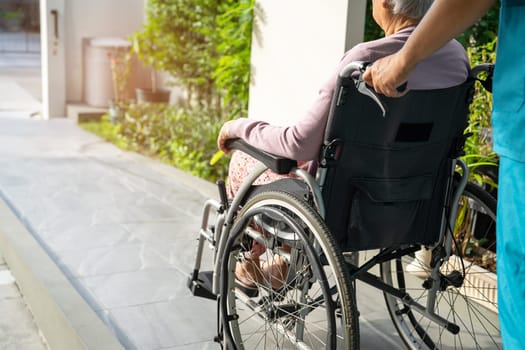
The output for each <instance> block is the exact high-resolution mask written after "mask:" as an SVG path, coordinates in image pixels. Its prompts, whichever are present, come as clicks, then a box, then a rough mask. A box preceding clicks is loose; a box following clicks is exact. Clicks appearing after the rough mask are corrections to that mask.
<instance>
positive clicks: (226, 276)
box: [188, 62, 502, 349]
mask: <svg viewBox="0 0 525 350" xmlns="http://www.w3.org/2000/svg"><path fill="white" fill-rule="evenodd" d="M365 66H366V64H365V63H362V62H354V63H351V64H350V65H348V66H347V67H346V68H345V69H344V70H343V71H342V72H341V73H340V76H339V78H338V82H337V86H336V89H335V92H334V96H333V99H332V104H331V108H330V112H329V118H328V123H327V126H326V130H325V136H324V140H323V145H322V147H321V151H320V158H319V161H318V170H317V174H316V175H315V176H313V175H312V174H310V173H309V172H307V171H305V170H303V169H300V168H298V167H297V162H296V161H294V160H290V159H285V158H280V157H276V156H274V155H272V154H268V153H266V152H263V151H260V150H258V149H255V148H253V147H252V146H250V145H249V144H247V143H245V142H243V141H242V140H233V141H232V142H231V143H230V144H229V147H230V148H231V149H235V150H240V151H242V152H245V153H247V154H249V155H251V156H253V157H255V158H256V159H258V160H259V161H260V165H259V166H257V167H256V168H255V169H254V170H253V171H252V172H251V173H250V175H249V176H247V177H246V178H245V180H244V182H243V184H242V185H241V187H240V189H239V190H238V192H237V194H236V195H235V197H234V198H231V199H229V198H227V196H226V189H225V184H224V182H223V181H219V182H218V190H219V191H218V192H219V200H216V199H209V200H208V201H206V203H205V205H204V210H203V217H202V223H201V228H200V232H199V235H198V236H199V238H198V246H197V253H196V260H195V265H194V270H193V271H192V273H191V274H190V276H189V278H188V287H189V288H190V290H191V291H192V293H193V294H194V295H196V296H200V297H204V298H209V299H213V300H216V301H217V305H218V315H217V337H216V339H215V340H216V341H217V342H219V343H220V344H221V345H222V347H223V348H225V349H259V348H261V349H359V347H360V339H359V311H358V307H357V303H356V281H358V280H359V281H362V282H364V283H366V284H369V285H371V286H373V287H374V288H377V289H379V290H380V291H382V292H383V294H384V296H385V301H386V305H387V308H388V311H389V313H390V317H391V318H392V321H393V323H394V325H395V327H396V328H397V330H398V332H399V334H400V336H401V338H402V339H403V341H404V342H405V344H406V345H407V347H408V348H410V349H449V348H451V349H453V348H462V349H497V348H502V345H501V339H500V334H499V323H498V319H497V301H495V300H494V298H491V297H490V296H489V295H488V294H493V293H494V292H495V291H494V290H491V289H490V288H488V287H484V286H478V285H473V284H472V283H471V282H469V279H468V277H469V275H470V274H475V273H477V272H472V273H471V271H474V270H471V265H472V264H469V263H467V262H465V261H463V259H462V258H461V256H459V254H457V251H458V249H457V245H458V244H457V242H456V238H455V236H454V231H455V227H456V226H457V223H456V217H458V215H459V214H458V212H459V211H458V207H459V208H460V209H461V208H462V207H461V205H459V206H458V203H460V202H461V199H462V198H463V199H465V201H464V203H467V204H468V203H470V204H471V205H470V207H471V208H474V209H476V210H477V212H476V214H477V213H479V215H480V216H490V218H491V219H492V222H493V221H495V214H494V211H495V208H494V207H493V205H492V204H490V205H488V206H487V205H485V204H484V203H485V202H483V201H482V200H481V201H480V200H479V198H478V197H479V195H478V196H476V193H474V195H473V194H472V190H471V191H470V192H468V191H467V192H465V187H466V186H467V178H468V169H467V167H466V166H465V164H464V163H463V162H462V161H461V160H459V159H458V157H459V156H460V155H461V154H462V153H461V152H462V147H463V145H464V143H465V140H466V138H467V136H468V135H464V134H463V130H464V128H465V126H466V120H467V115H468V106H469V104H470V102H471V100H472V94H473V85H474V82H475V80H476V79H477V76H478V74H479V73H480V72H481V71H484V72H487V71H490V70H491V69H492V66H490V65H484V66H480V67H476V68H475V69H473V70H472V74H471V75H470V77H469V79H468V80H467V81H466V82H465V83H463V84H461V85H459V86H455V87H451V88H447V89H441V90H430V91H410V92H409V93H408V94H407V95H405V96H404V97H402V98H395V99H394V98H387V97H385V96H378V95H376V94H375V93H374V92H373V91H372V90H371V89H369V88H368V87H367V86H366V85H365V84H364V82H363V81H362V80H361V78H360V76H361V74H362V72H364V69H365ZM350 101H351V102H350ZM267 169H271V170H272V171H274V172H275V173H278V174H293V175H294V178H285V179H282V180H278V181H276V182H273V183H270V184H266V185H258V186H254V185H252V184H253V182H254V181H255V180H256V179H257V178H258V177H259V176H260V175H261V174H262V173H263V172H264V171H265V170H267ZM458 169H459V171H458ZM473 203H474V204H475V205H474V204H473ZM480 203H481V204H480ZM467 206H468V205H467ZM464 207H465V205H463V208H464ZM481 207H483V208H481ZM254 242H257V243H259V244H262V245H263V247H264V253H263V255H261V257H260V262H259V263H260V265H258V266H257V267H256V269H257V268H259V267H260V266H262V265H264V266H265V270H264V269H263V268H261V271H259V272H257V271H256V273H254V274H253V276H255V277H256V278H253V281H252V282H253V284H255V286H256V287H257V288H256V293H247V292H246V291H245V290H244V289H243V288H241V287H240V286H239V283H238V280H237V279H236V268H237V266H239V264H242V263H245V262H246V261H247V255H246V253H247V252H249V251H250V249H251V247H252V246H253V244H254ZM206 245H209V247H210V249H211V255H212V257H211V260H212V267H211V270H209V271H201V270H202V268H201V264H202V262H203V256H204V249H205V246H206ZM422 252H423V253H424V254H423V255H425V258H424V259H423V260H425V261H424V262H419V260H418V259H419V258H418V256H420V255H421V253H422ZM283 261H284V262H285V263H284V264H283ZM283 266H285V267H286V268H283ZM414 266H416V268H414ZM418 267H419V270H418ZM272 269H273V271H272ZM262 270H264V273H263V271H262ZM268 271H270V272H269V273H268ZM276 281H277V282H278V283H274V282H276ZM360 283H361V282H360ZM469 289H475V290H476V291H477V292H478V293H477V294H476V295H472V294H469V293H467V292H466V290H469ZM496 299H497V298H496Z"/></svg>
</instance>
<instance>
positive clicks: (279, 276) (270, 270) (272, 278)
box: [261, 255, 288, 289]
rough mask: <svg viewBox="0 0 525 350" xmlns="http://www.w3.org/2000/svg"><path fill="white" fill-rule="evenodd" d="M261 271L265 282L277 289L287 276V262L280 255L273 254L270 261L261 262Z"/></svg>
mask: <svg viewBox="0 0 525 350" xmlns="http://www.w3.org/2000/svg"><path fill="white" fill-rule="evenodd" d="M261 272H262V278H263V279H264V283H265V284H267V285H269V286H271V287H272V288H273V289H279V288H281V287H282V286H283V285H284V284H285V283H286V279H287V278H288V263H287V262H286V261H285V260H284V259H283V258H282V257H281V256H280V255H273V258H272V259H271V260H270V261H262V262H261Z"/></svg>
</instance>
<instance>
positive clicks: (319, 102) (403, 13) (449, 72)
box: [217, 0, 469, 288]
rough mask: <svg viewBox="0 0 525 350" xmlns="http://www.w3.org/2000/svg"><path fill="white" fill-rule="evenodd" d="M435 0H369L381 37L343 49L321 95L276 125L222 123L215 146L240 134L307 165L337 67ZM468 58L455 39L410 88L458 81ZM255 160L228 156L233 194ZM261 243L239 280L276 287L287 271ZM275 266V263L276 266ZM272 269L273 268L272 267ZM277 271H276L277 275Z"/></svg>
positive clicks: (379, 48) (391, 48) (400, 39)
mask: <svg viewBox="0 0 525 350" xmlns="http://www.w3.org/2000/svg"><path fill="white" fill-rule="evenodd" d="M432 1H433V0H373V1H372V3H373V17H374V20H375V21H376V22H377V24H378V25H379V26H380V27H381V28H382V29H383V30H384V32H385V37H384V38H381V39H378V40H374V41H369V42H365V43H361V44H359V45H356V46H355V47H353V48H352V49H350V50H349V51H348V52H346V53H345V55H344V56H343V58H342V60H341V62H340V63H339V65H338V66H337V68H336V69H335V71H334V72H333V73H332V75H331V76H330V78H329V79H328V80H327V81H326V83H325V84H324V85H323V86H322V87H321V90H320V92H319V95H318V97H317V99H316V100H315V102H314V103H313V105H312V107H311V108H310V109H309V111H308V112H307V114H306V115H305V116H304V117H303V118H302V119H301V120H300V121H299V122H298V123H296V124H294V125H290V126H284V127H283V126H274V125H271V124H269V123H267V122H264V121H259V120H252V119H238V120H232V121H229V122H227V123H225V124H224V125H223V127H222V129H221V131H220V134H219V136H218V139H217V144H218V147H219V148H220V149H221V150H223V151H225V152H228V151H229V150H228V149H227V148H226V147H225V142H226V141H227V140H228V139H230V138H241V139H243V140H245V141H246V142H248V143H250V144H251V145H253V146H255V147H257V148H259V149H261V150H264V151H266V152H269V153H273V154H275V155H278V156H282V157H287V158H291V159H296V160H298V161H299V164H301V166H304V167H308V166H310V164H312V161H313V160H316V159H317V157H318V152H319V149H320V145H321V142H322V137H323V132H324V130H325V125H326V122H327V117H328V112H329V108H330V100H331V98H332V94H333V91H334V88H335V85H336V80H337V76H338V74H339V72H340V71H341V69H342V68H343V67H345V66H346V65H347V64H348V63H350V62H352V61H370V62H373V61H375V60H377V59H379V58H381V57H384V56H387V55H390V54H392V53H394V52H396V51H398V50H399V49H400V48H401V47H402V46H403V44H404V43H405V42H406V40H407V39H408V37H409V36H410V34H411V33H412V32H413V31H414V29H415V27H416V26H417V24H418V23H419V21H420V19H421V18H422V17H423V16H424V14H425V13H426V11H427V10H428V9H429V7H430V6H431V4H432ZM468 70H469V63H468V59H467V55H466V53H465V50H464V48H463V47H462V46H461V44H459V43H458V42H457V41H455V40H451V41H449V42H448V43H447V44H446V45H445V46H443V47H442V48H441V49H440V50H438V51H437V52H435V53H434V54H433V55H431V56H430V57H428V58H427V59H426V60H424V61H422V62H421V63H420V64H419V65H418V66H417V67H416V69H415V70H414V71H413V72H412V74H411V75H410V76H409V78H408V84H407V86H408V89H411V90H430V89H442V88H447V87H451V86H455V85H459V84H461V83H462V82H464V81H465V79H466V78H467V75H468ZM255 164H256V161H255V160H254V159H252V158H250V157H249V156H247V155H246V154H243V153H241V152H235V153H234V154H233V156H232V160H231V163H230V170H229V179H228V192H229V195H231V196H233V195H234V194H235V193H236V191H237V190H238V188H239V186H240V184H241V183H242V180H243V178H244V177H245V176H246V175H247V174H248V173H249V171H250V170H251V169H252V168H253V166H254V165H255ZM279 177H280V176H279V175H277V174H274V173H271V172H270V171H267V172H266V173H264V174H263V175H262V176H261V177H259V179H258V180H257V182H256V184H262V183H267V182H271V181H275V180H276V179H277V178H279ZM264 251H265V247H260V246H258V245H256V244H255V245H254V246H253V247H252V251H251V252H248V253H247V254H245V255H246V258H247V260H246V261H245V262H244V263H242V264H239V266H238V267H237V271H236V274H237V278H238V280H239V282H240V283H241V284H242V285H243V286H245V287H247V288H249V287H253V286H255V285H256V284H257V283H258V282H260V281H261V278H262V279H266V281H267V283H268V281H269V282H271V283H270V284H271V285H272V287H274V288H276V287H279V281H278V280H280V279H281V278H284V276H285V275H286V266H285V264H284V262H283V261H282V259H279V258H277V259H275V262H274V263H273V265H274V266H273V268H272V266H269V265H271V264H266V263H264V262H259V259H258V257H259V256H260V255H261V254H262V253H263V252H264ZM275 265H278V266H277V267H278V268H276V266H275ZM271 270H273V271H274V272H271ZM275 271H277V272H278V273H277V274H276V273H275Z"/></svg>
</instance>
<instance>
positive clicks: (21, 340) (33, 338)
mask: <svg viewBox="0 0 525 350" xmlns="http://www.w3.org/2000/svg"><path fill="white" fill-rule="evenodd" d="M0 315H2V317H0V349H3V350H17V349H23V350H46V349H47V346H46V344H45V340H44V339H43V337H42V335H41V334H40V332H39V329H38V327H37V326H36V324H35V322H34V320H33V315H32V314H31V312H30V310H29V309H28V308H27V305H26V303H25V301H24V299H23V298H22V294H21V293H20V290H19V289H18V285H17V283H16V280H15V278H14V277H13V275H12V274H11V271H10V270H9V268H8V266H7V265H6V263H5V261H4V258H3V257H2V255H1V254H0Z"/></svg>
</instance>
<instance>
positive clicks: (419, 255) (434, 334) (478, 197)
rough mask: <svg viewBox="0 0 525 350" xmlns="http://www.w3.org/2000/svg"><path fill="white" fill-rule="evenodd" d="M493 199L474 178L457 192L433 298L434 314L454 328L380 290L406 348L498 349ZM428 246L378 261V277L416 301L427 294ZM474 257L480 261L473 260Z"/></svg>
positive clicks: (499, 341)
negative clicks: (449, 242)
mask: <svg viewBox="0 0 525 350" xmlns="http://www.w3.org/2000/svg"><path fill="white" fill-rule="evenodd" d="M495 224H496V201H495V199H494V198H493V197H492V196H491V195H490V194H488V193H487V192H486V191H484V190H483V189H481V188H480V187H478V186H476V185H474V184H471V183H469V184H467V187H466V189H465V191H464V193H463V195H462V196H461V198H460V203H459V208H458V219H457V223H456V227H455V232H454V236H455V244H454V247H453V255H452V256H451V257H450V259H449V261H447V262H443V263H442V264H441V267H440V274H439V275H440V281H439V282H438V283H439V285H440V287H439V290H438V292H437V295H436V300H435V302H434V303H431V304H434V305H435V306H434V308H435V309H434V311H435V313H436V314H437V315H439V316H441V317H442V318H444V319H446V320H448V321H449V322H451V323H453V324H455V325H457V326H458V327H459V332H458V333H457V334H453V333H452V332H450V331H448V330H447V329H445V328H444V327H442V326H440V325H438V324H437V323H435V322H434V321H432V320H430V319H429V318H427V317H426V316H424V315H422V314H421V313H419V312H418V311H417V310H415V309H414V308H413V307H411V306H409V305H407V304H406V303H404V302H403V301H401V300H399V299H396V298H394V297H392V296H391V295H389V294H386V293H385V299H386V304H387V307H388V310H389V313H390V316H391V318H392V320H393V322H394V324H395V326H396V328H397V330H398V332H399V334H400V336H401V338H402V339H403V340H404V342H405V343H406V344H407V346H408V348H410V349H502V342H501V338H500V331H499V322H498V314H497V309H498V304H497V289H496V282H497V279H496V274H495V273H494V271H491V268H490V265H491V264H487V261H485V266H484V267H481V266H480V265H483V264H482V261H481V259H477V258H474V257H473V255H474V254H475V253H474V252H475V251H476V252H477V253H476V254H477V255H480V254H484V256H485V258H483V259H485V260H486V259H494V261H495V229H496V225H495ZM430 259H431V251H430V250H425V249H422V250H421V251H419V252H416V254H415V256H410V255H407V256H403V257H401V258H398V259H395V260H393V261H388V262H385V263H383V264H382V266H381V275H382V278H383V280H384V281H385V282H386V283H388V284H390V285H393V286H394V287H396V288H399V289H400V290H402V291H405V292H407V293H408V294H409V295H410V296H411V297H412V298H413V299H414V300H416V301H417V302H418V303H420V304H422V305H425V306H426V304H427V302H428V300H429V289H430V287H431V285H432V281H431V279H430ZM478 260H479V261H478Z"/></svg>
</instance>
